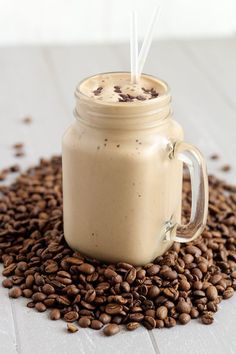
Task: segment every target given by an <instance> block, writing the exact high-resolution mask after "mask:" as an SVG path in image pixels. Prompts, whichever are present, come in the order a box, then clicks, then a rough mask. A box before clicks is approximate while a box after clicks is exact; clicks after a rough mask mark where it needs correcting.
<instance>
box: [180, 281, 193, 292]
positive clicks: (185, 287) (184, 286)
mask: <svg viewBox="0 0 236 354" xmlns="http://www.w3.org/2000/svg"><path fill="white" fill-rule="evenodd" d="M190 288H191V285H190V283H189V282H188V281H187V280H180V282H179V289H180V290H183V291H188V290H189V289H190Z"/></svg>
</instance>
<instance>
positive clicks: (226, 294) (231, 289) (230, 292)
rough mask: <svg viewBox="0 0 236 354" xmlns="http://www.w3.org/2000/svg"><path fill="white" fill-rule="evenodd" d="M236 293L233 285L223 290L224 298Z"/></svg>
mask: <svg viewBox="0 0 236 354" xmlns="http://www.w3.org/2000/svg"><path fill="white" fill-rule="evenodd" d="M233 294H234V289H233V288H232V287H230V286H229V287H228V288H227V289H226V290H225V291H224V292H223V299H229V298H230V297H232V296H233Z"/></svg>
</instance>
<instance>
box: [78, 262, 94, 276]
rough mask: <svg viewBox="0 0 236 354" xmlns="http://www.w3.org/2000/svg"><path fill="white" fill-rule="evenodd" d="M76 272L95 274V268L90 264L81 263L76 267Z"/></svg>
mask: <svg viewBox="0 0 236 354" xmlns="http://www.w3.org/2000/svg"><path fill="white" fill-rule="evenodd" d="M78 270H79V271H80V272H82V273H85V274H92V273H94V272H95V268H94V266H93V265H92V264H89V263H82V264H80V265H79V266H78Z"/></svg>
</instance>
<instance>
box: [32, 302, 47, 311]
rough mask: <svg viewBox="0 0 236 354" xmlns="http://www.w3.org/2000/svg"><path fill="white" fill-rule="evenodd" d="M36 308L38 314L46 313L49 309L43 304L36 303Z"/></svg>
mask: <svg viewBox="0 0 236 354" xmlns="http://www.w3.org/2000/svg"><path fill="white" fill-rule="evenodd" d="M35 308H36V310H37V311H38V312H44V311H46V309H47V308H46V306H45V305H44V303H43V302H36V304H35Z"/></svg>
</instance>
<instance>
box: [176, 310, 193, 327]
mask: <svg viewBox="0 0 236 354" xmlns="http://www.w3.org/2000/svg"><path fill="white" fill-rule="evenodd" d="M178 320H179V323H180V324H182V325H185V324H187V323H188V322H190V321H191V316H190V315H189V314H188V313H181V314H180V315H179V317H178Z"/></svg>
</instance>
